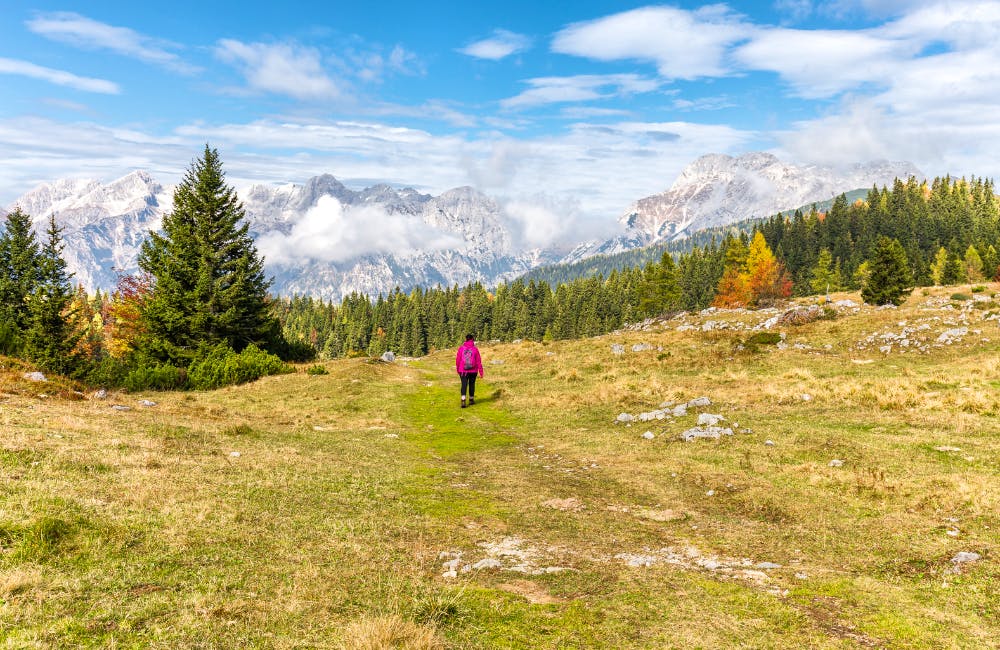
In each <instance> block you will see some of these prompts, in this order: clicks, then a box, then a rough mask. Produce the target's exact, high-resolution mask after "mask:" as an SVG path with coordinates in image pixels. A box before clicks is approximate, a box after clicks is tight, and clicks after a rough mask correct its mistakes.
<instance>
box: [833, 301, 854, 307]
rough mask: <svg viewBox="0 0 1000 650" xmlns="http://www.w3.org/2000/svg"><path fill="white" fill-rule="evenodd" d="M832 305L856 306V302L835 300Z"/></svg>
mask: <svg viewBox="0 0 1000 650" xmlns="http://www.w3.org/2000/svg"><path fill="white" fill-rule="evenodd" d="M833 306H834V307H857V306H858V303H856V302H854V301H853V300H837V301H836V302H834V303H833Z"/></svg>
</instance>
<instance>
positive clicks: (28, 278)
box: [0, 207, 41, 354]
mask: <svg viewBox="0 0 1000 650" xmlns="http://www.w3.org/2000/svg"><path fill="white" fill-rule="evenodd" d="M40 268H41V253H40V251H39V248H38V241H37V240H36V239H35V233H34V231H33V230H32V229H31V217H30V216H29V215H27V214H25V213H24V212H22V211H21V208H20V207H16V208H14V211H13V212H11V213H10V214H8V215H7V218H6V220H5V223H4V230H3V234H2V235H0V352H4V353H7V354H16V353H17V352H18V351H19V349H20V345H21V342H22V340H23V337H24V333H25V331H26V330H27V329H28V325H29V320H30V315H29V312H28V296H29V295H31V293H33V292H34V291H35V288H36V285H37V284H38V281H39V275H38V274H39V269H40Z"/></svg>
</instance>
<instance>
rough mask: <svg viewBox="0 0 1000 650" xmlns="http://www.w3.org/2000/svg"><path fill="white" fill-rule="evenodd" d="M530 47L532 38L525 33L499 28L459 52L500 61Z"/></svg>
mask: <svg viewBox="0 0 1000 650" xmlns="http://www.w3.org/2000/svg"><path fill="white" fill-rule="evenodd" d="M529 47H531V39H530V38H528V37H527V36H525V35H524V34H515V33H514V32H509V31H507V30H506V29H497V30H494V31H493V36H490V37H489V38H484V39H482V40H480V41H476V42H474V43H470V44H469V45H466V46H465V47H463V48H462V49H460V50H459V52H461V53H462V54H467V55H469V56H472V57H475V58H477V59H489V60H490V61H499V60H500V59H503V58H506V57H508V56H510V55H511V54H517V53H518V52H523V51H525V50H527V49H528V48H529Z"/></svg>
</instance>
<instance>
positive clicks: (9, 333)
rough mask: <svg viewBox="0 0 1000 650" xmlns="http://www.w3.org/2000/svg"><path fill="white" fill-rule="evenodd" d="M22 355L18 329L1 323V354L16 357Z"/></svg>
mask: <svg viewBox="0 0 1000 650" xmlns="http://www.w3.org/2000/svg"><path fill="white" fill-rule="evenodd" d="M20 353H21V337H20V336H19V335H18V332H17V329H16V328H15V327H14V326H13V325H11V324H10V323H7V322H2V323H0V354H3V355H7V356H9V357H16V356H17V355H19V354H20Z"/></svg>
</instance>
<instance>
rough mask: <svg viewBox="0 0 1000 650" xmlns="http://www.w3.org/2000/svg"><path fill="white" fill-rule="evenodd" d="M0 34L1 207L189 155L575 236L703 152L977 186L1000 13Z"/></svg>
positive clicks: (428, 19)
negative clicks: (892, 167)
mask: <svg viewBox="0 0 1000 650" xmlns="http://www.w3.org/2000/svg"><path fill="white" fill-rule="evenodd" d="M0 17H2V18H0V20H2V26H3V34H4V38H3V39H0V84H2V85H0V89H2V91H3V92H2V101H0V152H2V153H3V155H2V156H0V204H7V203H9V202H11V201H13V200H14V199H15V198H16V197H17V196H19V195H20V194H21V193H23V192H25V191H27V190H29V189H31V188H32V187H34V186H36V185H37V184H39V183H41V182H46V181H51V180H55V179H58V178H65V177H87V178H96V179H101V180H112V179H114V178H116V177H119V176H121V175H124V174H126V173H128V172H130V171H133V170H135V169H145V170H148V171H150V172H151V173H152V174H153V175H154V176H155V177H157V178H158V179H160V180H161V181H163V182H165V183H173V182H176V181H177V180H178V179H179V177H180V176H181V174H182V173H183V171H184V169H185V168H186V167H187V165H188V164H189V163H190V161H191V159H192V158H193V157H194V156H196V155H197V154H198V153H199V151H200V148H201V147H202V146H203V145H204V143H206V142H208V143H210V144H211V145H212V146H215V147H217V148H218V149H219V150H220V152H221V154H222V156H223V160H224V162H225V165H226V169H227V172H228V174H229V178H230V180H231V182H233V183H234V184H235V185H237V186H242V185H244V184H247V183H252V182H263V183H283V182H302V181H304V180H306V179H307V178H309V177H310V176H314V175H316V174H320V173H332V174H334V175H335V176H337V177H338V178H340V179H341V180H342V181H343V182H345V183H346V184H348V185H349V186H353V187H356V188H359V187H362V186H365V185H368V184H371V183H375V182H387V183H390V184H393V185H399V186H412V187H415V188H417V189H420V190H422V191H427V192H431V193H439V192H441V191H443V190H445V189H448V188H451V187H456V186H460V185H473V186H476V187H478V188H479V189H481V190H483V191H485V192H488V193H490V194H492V195H494V196H497V197H499V198H501V200H506V201H510V202H517V203H518V204H519V205H526V204H531V205H534V206H535V207H536V209H537V211H538V212H537V214H547V215H550V217H552V218H560V219H565V221H566V223H571V222H574V223H581V224H585V223H613V221H614V219H615V218H616V217H617V216H618V215H619V214H621V212H622V211H624V210H625V209H626V208H627V207H628V204H629V203H630V202H631V201H633V200H635V199H637V198H641V197H643V196H646V195H649V194H653V193H656V192H659V191H662V190H664V189H667V188H668V187H669V186H670V184H671V183H672V182H673V181H674V179H675V178H676V177H677V175H678V174H679V172H680V171H681V170H682V169H683V167H684V166H685V165H686V164H687V163H689V162H691V161H692V160H693V159H694V158H696V157H697V156H699V155H701V154H705V153H730V154H739V153H742V152H745V151H750V150H768V151H772V152H774V153H776V154H777V155H779V156H780V157H782V158H783V159H786V160H788V161H792V162H799V163H817V164H830V165H844V164H850V163H853V162H863V161H868V160H873V159H889V160H908V161H910V162H913V163H915V164H916V165H917V166H918V167H920V168H921V169H923V170H924V171H925V173H927V174H930V175H936V174H943V173H946V172H949V173H952V174H958V175H962V174H976V175H985V176H996V175H997V174H998V172H1000V164H998V162H997V160H998V157H997V156H995V155H994V152H995V151H997V150H998V149H1000V111H998V110H997V107H998V104H1000V65H997V64H998V63H1000V38H998V37H1000V0H997V1H986V0H983V1H980V0H969V1H966V0H956V1H953V2H946V3H945V2H934V1H933V0H932V1H928V2H924V1H920V0H916V1H913V2H905V3H904V2H900V1H897V0H831V1H823V2H813V1H811V0H777V1H776V2H773V3H768V2H762V3H744V2H740V3H737V2H733V3H728V4H711V5H705V4H697V3H692V2H686V3H680V4H661V5H650V4H644V3H639V2H628V3H626V2H596V1H589V2H585V1H579V2H574V3H539V2H537V1H535V2H519V1H508V2H504V3H476V2H461V3H459V2H454V3H451V2H425V3H414V2H377V3H370V4H368V5H364V4H362V3H340V2H329V3H316V5H315V6H314V7H308V8H303V7H302V6H301V4H300V3H260V4H258V3H247V2H243V3H235V2H190V1H188V0H179V1H177V2H171V3H158V2H147V3H137V2H127V3H126V2H100V3H80V2H76V3H72V2H70V3H57V4H54V3H48V2H20V1H15V2H11V1H8V0H2V1H0ZM538 218H542V217H538ZM542 230H546V229H542ZM550 230H551V229H550ZM546 231H547V230H546Z"/></svg>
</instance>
